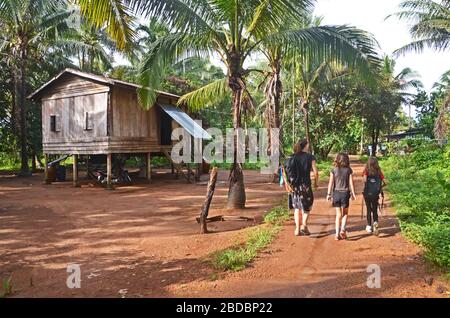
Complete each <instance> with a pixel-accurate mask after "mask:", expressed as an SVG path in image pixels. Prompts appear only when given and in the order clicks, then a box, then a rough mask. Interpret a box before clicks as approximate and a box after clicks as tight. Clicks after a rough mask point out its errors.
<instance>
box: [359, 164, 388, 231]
mask: <svg viewBox="0 0 450 318" xmlns="http://www.w3.org/2000/svg"><path fill="white" fill-rule="evenodd" d="M363 177H364V191H363V196H364V201H365V203H366V207H367V226H366V231H367V232H368V233H373V234H375V235H376V236H378V233H379V231H378V200H379V199H380V194H382V191H383V187H384V186H385V185H386V181H385V178H384V175H383V172H382V171H381V168H380V165H379V164H378V160H377V158H376V157H369V160H368V161H367V164H366V167H365V168H364V171H363Z"/></svg>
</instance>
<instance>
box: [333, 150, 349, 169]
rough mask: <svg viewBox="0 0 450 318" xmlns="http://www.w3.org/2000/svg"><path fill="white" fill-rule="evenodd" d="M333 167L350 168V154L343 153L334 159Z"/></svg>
mask: <svg viewBox="0 0 450 318" xmlns="http://www.w3.org/2000/svg"><path fill="white" fill-rule="evenodd" d="M333 166H335V167H336V168H348V167H350V158H349V157H348V154H346V153H344V152H341V153H339V154H338V155H337V156H336V158H335V159H334V162H333Z"/></svg>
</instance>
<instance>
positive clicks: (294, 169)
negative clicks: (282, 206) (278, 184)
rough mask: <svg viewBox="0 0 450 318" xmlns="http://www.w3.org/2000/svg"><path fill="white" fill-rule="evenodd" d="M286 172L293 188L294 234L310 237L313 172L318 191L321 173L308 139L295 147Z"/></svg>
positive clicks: (291, 200)
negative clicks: (309, 221)
mask: <svg viewBox="0 0 450 318" xmlns="http://www.w3.org/2000/svg"><path fill="white" fill-rule="evenodd" d="M285 170H286V175H287V178H288V181H289V184H290V187H291V188H292V192H291V193H289V208H290V209H294V219H295V232H294V234H295V235H296V236H300V235H306V236H307V235H310V234H311V233H310V232H309V229H308V220H309V215H310V212H311V210H312V207H313V203H314V194H313V189H312V182H311V171H313V172H314V188H315V189H317V184H318V180H319V171H318V170H317V165H316V158H315V157H314V156H313V155H312V154H310V153H309V144H308V141H307V140H306V139H303V140H301V141H299V142H298V143H297V144H296V145H295V146H294V154H293V155H292V156H291V157H290V158H289V159H288V160H287V161H286V165H285ZM300 212H301V215H300Z"/></svg>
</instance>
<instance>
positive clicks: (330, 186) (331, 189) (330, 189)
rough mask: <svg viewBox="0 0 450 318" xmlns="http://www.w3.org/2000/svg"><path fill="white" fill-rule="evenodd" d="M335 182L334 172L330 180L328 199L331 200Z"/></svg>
mask: <svg viewBox="0 0 450 318" xmlns="http://www.w3.org/2000/svg"><path fill="white" fill-rule="evenodd" d="M333 184H334V176H333V173H330V182H328V192H327V201H330V200H331V191H333Z"/></svg>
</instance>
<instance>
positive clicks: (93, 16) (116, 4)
mask: <svg viewBox="0 0 450 318" xmlns="http://www.w3.org/2000/svg"><path fill="white" fill-rule="evenodd" d="M77 3H78V4H79V6H80V9H81V13H82V14H83V16H84V17H85V18H86V19H87V20H88V21H89V22H90V23H92V25H94V26H95V27H96V28H98V29H100V28H102V27H106V31H107V32H108V34H109V35H110V36H111V38H112V39H114V41H115V42H116V43H117V47H118V48H119V49H120V50H126V49H127V48H128V47H129V46H130V44H131V43H133V42H134V39H135V32H134V31H133V28H134V24H135V23H134V18H133V16H132V15H131V13H130V10H129V8H127V6H125V1H122V0H77Z"/></svg>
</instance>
